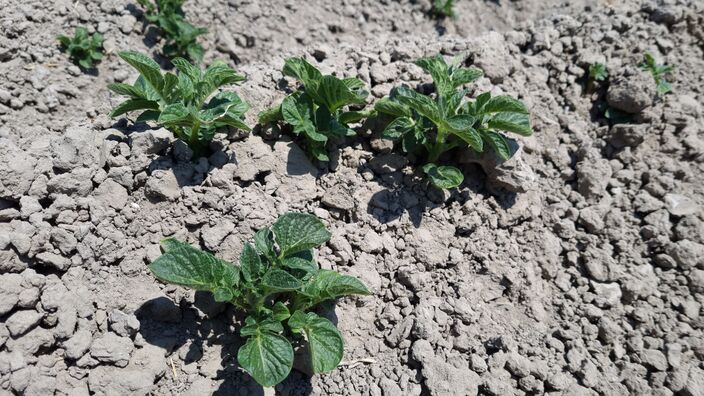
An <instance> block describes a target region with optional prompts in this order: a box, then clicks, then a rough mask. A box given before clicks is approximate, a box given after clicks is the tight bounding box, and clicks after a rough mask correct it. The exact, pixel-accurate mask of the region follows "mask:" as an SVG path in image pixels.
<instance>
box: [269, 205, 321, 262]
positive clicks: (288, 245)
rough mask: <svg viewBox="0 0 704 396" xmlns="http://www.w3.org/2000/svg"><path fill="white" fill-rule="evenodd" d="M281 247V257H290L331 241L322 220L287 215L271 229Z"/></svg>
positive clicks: (293, 214) (302, 214) (300, 215)
mask: <svg viewBox="0 0 704 396" xmlns="http://www.w3.org/2000/svg"><path fill="white" fill-rule="evenodd" d="M271 231H272V232H273V233H274V240H275V241H276V244H277V245H278V246H279V249H280V253H279V257H288V256H291V255H292V254H294V253H297V252H300V251H302V250H308V249H311V248H314V247H317V246H320V245H322V244H323V243H325V242H327V241H328V240H329V239H330V232H328V230H326V229H325V224H323V222H322V221H320V219H318V218H317V217H316V216H313V215H310V214H306V213H286V214H284V215H282V216H281V217H279V218H278V220H276V222H275V223H274V225H273V226H272V227H271Z"/></svg>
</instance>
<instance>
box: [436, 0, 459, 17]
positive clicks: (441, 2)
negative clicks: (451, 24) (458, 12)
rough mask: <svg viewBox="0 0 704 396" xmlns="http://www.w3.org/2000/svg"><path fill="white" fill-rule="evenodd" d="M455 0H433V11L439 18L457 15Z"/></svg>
mask: <svg viewBox="0 0 704 396" xmlns="http://www.w3.org/2000/svg"><path fill="white" fill-rule="evenodd" d="M454 8H455V0H433V5H432V8H431V13H432V14H433V15H434V16H435V17H438V18H454V17H455V9H454Z"/></svg>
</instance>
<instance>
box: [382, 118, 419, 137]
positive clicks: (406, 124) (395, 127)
mask: <svg viewBox="0 0 704 396" xmlns="http://www.w3.org/2000/svg"><path fill="white" fill-rule="evenodd" d="M415 125H416V122H415V121H413V119H411V118H409V117H398V118H397V119H395V120H393V121H391V123H389V125H387V126H386V128H385V129H384V132H382V135H383V136H384V138H386V139H391V140H398V139H400V138H401V137H403V135H405V134H407V133H408V132H410V131H411V130H413V128H414V127H415Z"/></svg>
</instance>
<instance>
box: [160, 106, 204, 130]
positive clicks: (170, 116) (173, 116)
mask: <svg viewBox="0 0 704 396" xmlns="http://www.w3.org/2000/svg"><path fill="white" fill-rule="evenodd" d="M194 121H195V117H194V116H193V114H192V113H191V112H190V111H189V109H187V108H186V106H184V105H183V104H181V103H174V104H170V105H168V106H166V108H164V110H162V111H161V114H160V115H159V123H160V124H164V125H169V126H182V127H190V126H191V125H193V122H194Z"/></svg>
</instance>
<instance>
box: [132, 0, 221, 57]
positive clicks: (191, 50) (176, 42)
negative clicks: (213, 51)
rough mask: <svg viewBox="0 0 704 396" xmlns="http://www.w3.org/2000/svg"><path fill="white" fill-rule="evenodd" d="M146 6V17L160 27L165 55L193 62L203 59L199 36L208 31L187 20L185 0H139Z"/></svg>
mask: <svg viewBox="0 0 704 396" xmlns="http://www.w3.org/2000/svg"><path fill="white" fill-rule="evenodd" d="M137 1H138V2H139V4H140V5H141V6H142V7H144V10H145V14H144V17H145V19H146V20H147V21H148V22H150V23H152V24H154V25H155V26H157V27H158V28H159V31H160V32H161V36H162V37H163V38H164V40H165V43H164V48H163V52H164V56H165V57H167V58H168V59H172V58H177V57H179V58H185V59H188V60H190V61H192V62H196V63H198V62H200V61H201V60H202V59H203V47H202V46H201V45H200V44H198V42H197V41H196V39H197V38H198V36H200V35H202V34H205V33H207V32H208V30H207V29H205V28H198V27H195V26H193V25H191V24H190V23H188V21H186V17H185V14H184V12H183V3H184V1H185V0H137Z"/></svg>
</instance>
